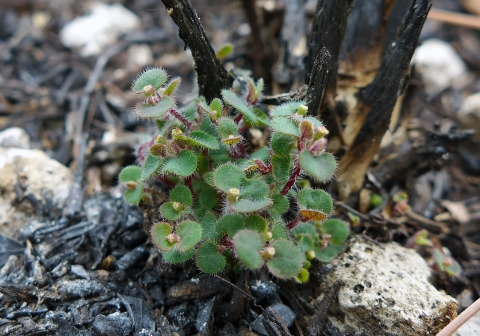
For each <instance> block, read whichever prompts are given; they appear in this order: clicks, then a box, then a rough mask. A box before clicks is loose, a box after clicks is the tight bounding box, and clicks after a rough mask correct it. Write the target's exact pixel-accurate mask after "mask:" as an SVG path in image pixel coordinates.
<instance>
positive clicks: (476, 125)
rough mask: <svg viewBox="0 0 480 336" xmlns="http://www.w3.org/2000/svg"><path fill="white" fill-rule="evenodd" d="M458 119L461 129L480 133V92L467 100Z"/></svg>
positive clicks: (459, 112)
mask: <svg viewBox="0 0 480 336" xmlns="http://www.w3.org/2000/svg"><path fill="white" fill-rule="evenodd" d="M457 117H458V122H459V126H460V127H462V128H465V129H476V130H479V131H480V92H478V93H475V94H472V95H471V96H468V97H467V98H465V100H464V101H463V103H462V106H461V107H460V111H458V114H457Z"/></svg>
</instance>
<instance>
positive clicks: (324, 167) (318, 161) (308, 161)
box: [299, 150, 337, 182]
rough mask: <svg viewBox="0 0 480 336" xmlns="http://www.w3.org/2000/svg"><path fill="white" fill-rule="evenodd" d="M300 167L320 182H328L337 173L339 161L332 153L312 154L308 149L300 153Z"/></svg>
mask: <svg viewBox="0 0 480 336" xmlns="http://www.w3.org/2000/svg"><path fill="white" fill-rule="evenodd" d="M299 162H300V168H302V170H303V171H305V173H307V175H309V176H310V177H313V178H314V179H315V180H317V181H319V182H327V181H328V180H330V178H331V177H332V176H333V174H335V170H336V169H337V163H336V162H335V158H334V157H333V155H332V154H330V153H324V154H321V155H319V156H317V157H314V156H312V154H311V153H310V152H309V151H308V150H303V151H302V152H301V153H300V160H299Z"/></svg>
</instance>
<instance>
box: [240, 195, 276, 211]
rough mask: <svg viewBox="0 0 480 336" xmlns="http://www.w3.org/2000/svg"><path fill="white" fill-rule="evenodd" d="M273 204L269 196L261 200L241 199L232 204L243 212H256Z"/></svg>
mask: <svg viewBox="0 0 480 336" xmlns="http://www.w3.org/2000/svg"><path fill="white" fill-rule="evenodd" d="M271 204H272V200H271V199H269V198H265V199H261V200H249V199H241V200H239V201H238V202H235V203H233V204H232V205H231V207H232V209H233V210H234V211H237V212H241V213H249V212H256V211H260V210H263V209H265V208H266V207H268V206H270V205H271Z"/></svg>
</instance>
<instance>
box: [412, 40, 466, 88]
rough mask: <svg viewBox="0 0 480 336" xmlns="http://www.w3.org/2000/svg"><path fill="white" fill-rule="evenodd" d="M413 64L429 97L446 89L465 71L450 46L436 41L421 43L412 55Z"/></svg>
mask: <svg viewBox="0 0 480 336" xmlns="http://www.w3.org/2000/svg"><path fill="white" fill-rule="evenodd" d="M413 64H414V65H415V71H417V72H418V73H419V74H420V75H421V77H422V79H423V81H424V83H425V90H426V92H427V93H428V94H429V95H434V94H436V93H438V92H440V91H442V90H444V89H446V88H448V87H449V86H450V85H452V83H453V82H454V80H458V79H459V78H461V77H463V76H464V75H466V71H467V68H466V66H465V63H464V62H463V60H462V59H461V58H460V56H458V54H457V53H456V52H455V50H454V49H453V48H452V46H451V45H450V44H449V43H446V42H444V41H442V40H438V39H430V40H427V41H425V42H423V43H422V44H421V45H420V46H419V47H418V48H417V50H416V51H415V54H414V55H413Z"/></svg>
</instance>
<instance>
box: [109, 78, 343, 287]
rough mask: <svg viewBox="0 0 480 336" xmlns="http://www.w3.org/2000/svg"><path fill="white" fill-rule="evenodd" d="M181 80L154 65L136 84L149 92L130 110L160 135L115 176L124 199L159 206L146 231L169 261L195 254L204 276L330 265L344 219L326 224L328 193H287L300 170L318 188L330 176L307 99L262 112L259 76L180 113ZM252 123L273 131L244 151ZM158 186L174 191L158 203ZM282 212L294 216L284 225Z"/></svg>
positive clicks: (293, 272) (331, 165)
mask: <svg viewBox="0 0 480 336" xmlns="http://www.w3.org/2000/svg"><path fill="white" fill-rule="evenodd" d="M179 83H180V80H179V79H174V80H172V81H171V82H170V83H168V84H167V74H166V73H165V71H164V70H162V69H150V70H147V71H145V72H143V73H142V74H141V75H140V76H139V77H138V78H137V80H136V81H135V82H134V84H133V86H132V88H133V91H134V92H135V93H142V94H143V95H144V96H145V100H144V101H143V102H141V103H140V104H138V105H137V107H136V108H135V113H136V114H137V115H138V116H139V117H142V118H148V119H152V120H154V121H155V123H156V125H157V126H158V133H157V134H156V135H155V136H154V137H153V138H152V139H151V140H150V141H149V142H147V143H145V144H143V145H141V146H140V149H139V155H138V159H139V163H140V164H139V165H138V166H128V167H125V168H124V169H123V170H122V172H121V173H120V176H119V180H120V182H121V183H123V184H124V185H125V187H126V191H125V200H126V201H127V202H129V203H131V204H135V205H140V206H142V205H143V204H148V206H152V205H153V206H157V207H158V209H159V211H160V214H161V216H162V218H163V219H162V221H161V222H159V223H156V224H154V225H153V226H152V227H151V231H150V235H151V239H152V241H153V243H154V244H155V246H156V247H157V248H158V250H159V251H160V252H161V253H162V255H163V257H164V259H165V260H166V261H167V262H170V263H183V262H185V261H187V260H189V259H192V258H193V259H194V260H195V262H196V264H197V266H198V268H199V269H200V270H201V271H202V272H204V273H209V274H215V273H219V272H222V271H224V270H225V269H228V268H230V267H233V266H235V265H239V266H242V267H244V268H246V269H250V270H256V269H259V268H262V267H265V268H266V269H268V271H269V272H270V273H271V274H272V275H273V276H275V277H277V278H280V279H295V280H296V281H298V282H306V281H307V280H308V278H309V273H308V269H309V267H310V265H311V262H312V260H314V259H317V260H320V261H322V262H328V261H330V260H331V259H332V258H333V257H335V256H336V255H337V254H338V253H339V251H340V250H341V244H342V243H343V241H344V240H345V239H346V238H347V236H348V233H349V231H348V226H347V225H346V223H344V222H343V221H340V220H338V219H333V218H329V217H330V215H331V213H332V210H333V202H332V198H331V196H330V195H329V194H328V193H327V192H325V191H323V190H321V189H313V188H310V187H308V186H305V187H303V188H302V187H301V185H300V184H298V185H297V187H296V188H293V189H292V187H294V186H295V184H296V180H297V178H298V177H299V176H300V174H303V176H305V175H306V176H308V177H310V178H311V179H312V180H315V181H317V182H322V183H325V182H327V181H329V180H330V179H331V178H332V177H333V175H334V174H335V170H336V162H335V159H334V157H333V156H332V155H331V154H329V153H326V152H325V148H326V145H327V139H326V136H327V135H328V131H327V129H326V128H325V127H324V126H323V124H322V123H321V122H320V121H319V120H317V119H315V118H312V117H308V116H307V112H308V109H307V107H306V106H305V102H303V101H293V102H289V103H286V104H283V105H280V106H277V107H276V108H274V109H272V110H271V111H269V112H267V111H265V110H263V109H261V108H260V107H259V105H258V102H259V101H260V99H261V95H262V90H263V81H262V80H259V81H257V82H255V81H253V80H252V79H247V80H246V83H245V84H246V85H245V86H244V87H245V88H246V89H245V90H246V92H235V91H233V90H223V91H222V92H221V97H219V98H216V99H214V100H212V101H211V102H207V101H206V100H205V99H204V98H203V97H200V98H198V99H197V100H195V101H194V102H193V103H192V104H190V105H188V106H186V107H185V108H183V109H177V107H176V106H175V99H174V97H173V93H174V91H175V89H176V87H177V86H178V84H179ZM249 127H257V128H267V127H269V128H270V133H271V139H270V141H269V143H268V145H267V146H265V147H263V148H261V149H259V150H257V151H256V152H250V151H248V146H247V144H246V143H245V134H246V133H245V132H246V130H247V129H248V128H249ZM154 180H159V181H161V182H164V185H173V187H172V188H171V190H170V191H169V193H168V200H166V201H164V202H162V203H161V204H156V203H155V201H154V200H155V199H156V198H155V197H154V193H155V191H154V190H153V188H149V185H150V183H151V182H152V181H154ZM299 188H300V189H301V190H300V191H298V192H297V191H295V190H298V189H299ZM288 210H291V211H290V212H293V213H295V216H296V217H295V218H293V219H292V220H290V221H286V219H285V215H286V213H287V212H288ZM289 216H291V215H289Z"/></svg>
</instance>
